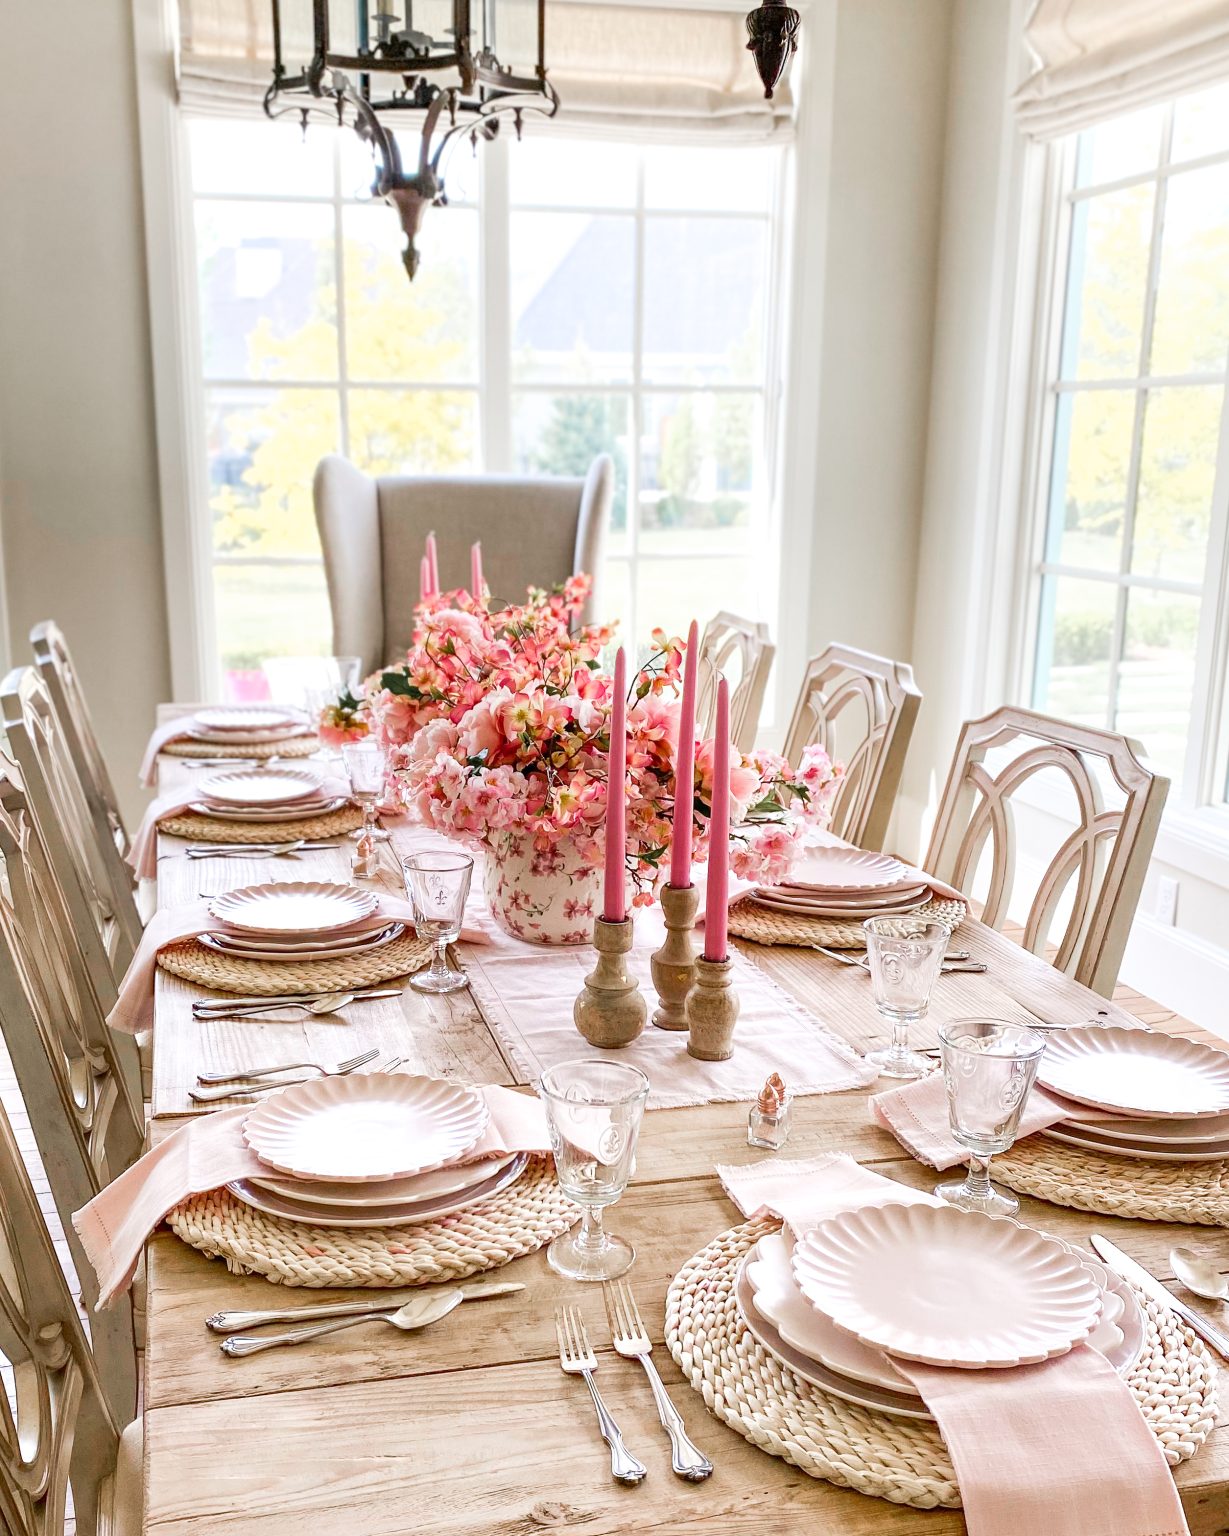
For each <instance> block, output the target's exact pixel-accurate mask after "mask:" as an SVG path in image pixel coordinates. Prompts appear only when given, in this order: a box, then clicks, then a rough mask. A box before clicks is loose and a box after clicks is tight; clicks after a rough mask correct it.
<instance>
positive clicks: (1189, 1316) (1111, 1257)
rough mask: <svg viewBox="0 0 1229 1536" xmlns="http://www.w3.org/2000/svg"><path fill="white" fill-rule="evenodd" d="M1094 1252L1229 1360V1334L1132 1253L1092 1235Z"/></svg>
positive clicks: (1090, 1239)
mask: <svg viewBox="0 0 1229 1536" xmlns="http://www.w3.org/2000/svg"><path fill="white" fill-rule="evenodd" d="M1088 1241H1089V1242H1090V1243H1091V1244H1092V1247H1093V1251H1094V1252H1095V1253H1096V1254H1097V1255H1098V1257H1099V1258H1101V1259H1104V1261H1105V1262H1106V1263H1107V1264H1108V1265H1109V1267H1110V1268H1111V1269H1112V1270H1113V1271H1114V1273H1115V1274H1117V1275H1121V1276H1122V1278H1123V1279H1124V1280H1129V1281H1130V1282H1131V1284H1132V1285H1137V1286H1138V1287H1139V1289H1140V1290H1141V1291H1143V1292H1145V1294H1146V1295H1148V1296H1151V1297H1152V1299H1153V1301H1159V1302H1160V1304H1161V1305H1162V1306H1163V1307H1168V1308H1169V1310H1170V1311H1171V1312H1175V1313H1177V1315H1178V1316H1179V1317H1180V1318H1181V1319H1182V1321H1183V1322H1184V1323H1186V1325H1187V1326H1188V1327H1189V1328H1191V1329H1193V1330H1194V1331H1195V1332H1196V1333H1197V1334H1198V1335H1199V1337H1200V1338H1201V1339H1202V1340H1203V1341H1204V1343H1205V1344H1210V1345H1211V1346H1212V1348H1213V1349H1214V1350H1215V1351H1216V1353H1217V1354H1218V1355H1219V1356H1220V1357H1221V1359H1222V1360H1229V1334H1227V1333H1223V1332H1222V1331H1221V1330H1220V1329H1219V1328H1217V1327H1216V1326H1215V1324H1213V1323H1209V1322H1208V1321H1207V1320H1206V1319H1205V1318H1202V1317H1200V1315H1199V1313H1198V1312H1192V1311H1191V1309H1190V1307H1188V1306H1187V1304H1186V1303H1185V1302H1184V1301H1179V1300H1178V1298H1177V1297H1176V1296H1175V1295H1174V1294H1173V1292H1172V1291H1171V1290H1170V1289H1169V1287H1168V1286H1167V1285H1164V1284H1163V1283H1162V1282H1161V1281H1160V1280H1158V1279H1157V1277H1156V1276H1155V1275H1153V1274H1150V1273H1149V1272H1148V1271H1147V1270H1146V1269H1145V1268H1144V1266H1143V1265H1142V1264H1137V1263H1136V1261H1135V1260H1134V1259H1133V1258H1132V1257H1131V1256H1130V1254H1127V1253H1123V1251H1122V1249H1121V1248H1115V1247H1114V1245H1113V1243H1111V1242H1110V1240H1109V1239H1108V1238H1106V1237H1101V1236H1100V1235H1099V1234H1098V1233H1095V1232H1094V1233H1093V1235H1092V1237H1090V1238H1089V1240H1088Z"/></svg>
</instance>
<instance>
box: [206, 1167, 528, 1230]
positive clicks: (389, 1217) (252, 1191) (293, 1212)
mask: <svg viewBox="0 0 1229 1536" xmlns="http://www.w3.org/2000/svg"><path fill="white" fill-rule="evenodd" d="M528 1161H529V1159H528V1157H527V1156H526V1155H525V1153H524V1152H518V1153H517V1154H516V1156H515V1157H512V1158H510V1159H509V1160H508V1161H507V1162H506V1163H505V1164H504V1165H503V1166H502V1167H501V1168H500V1169H499V1170H498V1171H497V1172H495V1173H493V1174H490V1175H489V1176H488V1177H487V1178H485V1179H483V1180H482V1182H481V1183H479V1184H472V1185H470V1186H468V1187H467V1188H466V1189H462V1190H457V1191H456V1192H455V1193H453V1194H446V1195H435V1196H433V1197H432V1198H431V1199H429V1200H418V1201H412V1202H404V1203H403V1202H398V1201H390V1202H389V1203H387V1204H384V1205H380V1204H373V1205H369V1206H366V1207H364V1208H363V1209H362V1210H359V1209H356V1208H353V1207H349V1206H344V1205H327V1204H320V1205H318V1206H308V1205H304V1204H302V1202H300V1201H294V1200H287V1199H286V1198H285V1197H284V1196H282V1195H280V1194H274V1193H273V1192H272V1191H271V1190H268V1189H265V1188H262V1187H259V1186H258V1185H257V1183H256V1181H255V1180H253V1179H236V1180H235V1181H234V1183H233V1184H228V1185H227V1186H226V1187H227V1189H229V1190H230V1192H231V1193H232V1194H233V1195H235V1196H237V1197H238V1198H239V1199H240V1200H242V1201H243V1202H244V1204H245V1205H250V1206H251V1207H252V1208H253V1209H254V1210H258V1211H263V1212H264V1214H265V1215H267V1216H280V1217H281V1218H282V1220H283V1221H296V1222H299V1223H301V1224H304V1225H306V1226H312V1227H350V1228H357V1227H412V1226H414V1225H415V1224H416V1223H418V1222H422V1221H439V1220H441V1219H442V1218H443V1217H445V1216H451V1215H452V1214H453V1212H454V1211H460V1210H464V1209H466V1208H467V1207H469V1206H473V1205H479V1204H481V1202H482V1201H484V1200H489V1199H490V1198H491V1197H492V1196H493V1195H497V1194H499V1192H500V1191H501V1190H504V1189H507V1188H508V1187H509V1186H510V1185H512V1184H515V1182H516V1181H517V1179H519V1178H520V1176H521V1174H522V1173H523V1172H524V1171H525V1164H526V1163H527V1162H528Z"/></svg>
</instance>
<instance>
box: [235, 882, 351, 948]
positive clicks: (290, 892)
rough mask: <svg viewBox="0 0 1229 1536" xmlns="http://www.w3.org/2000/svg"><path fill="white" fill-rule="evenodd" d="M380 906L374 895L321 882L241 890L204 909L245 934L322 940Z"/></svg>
mask: <svg viewBox="0 0 1229 1536" xmlns="http://www.w3.org/2000/svg"><path fill="white" fill-rule="evenodd" d="M378 906H379V898H378V897H377V896H376V894H375V892H374V891H362V890H360V889H359V888H358V886H356V885H338V884H335V883H332V882H329V881H325V880H282V881H271V882H270V883H269V884H267V885H245V886H242V887H241V888H240V889H239V890H235V891H226V892H224V893H223V894H222V895H220V896H215V897H214V898H213V899H212V900H211V901H210V903H209V911H210V912H211V913H212V914H213V916H214V917H216V918H217V919H218V921H219V922H221V923H226V924H227V925H228V926H229V927H231V928H237V929H239V930H240V931H241V932H244V933H259V934H265V935H269V934H282V935H285V936H286V937H288V938H289V937H290V936H291V935H295V934H297V935H298V936H299V937H301V938H303V939H312V938H323V937H324V936H325V935H333V934H336V933H337V931H338V930H339V929H343V928H348V927H350V926H351V925H352V924H354V923H359V922H362V920H363V919H364V918H367V917H370V916H371V914H372V913H373V912H374V911H375V910H376V908H377V907H378Z"/></svg>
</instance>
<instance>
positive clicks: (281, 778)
mask: <svg viewBox="0 0 1229 1536" xmlns="http://www.w3.org/2000/svg"><path fill="white" fill-rule="evenodd" d="M199 790H200V798H201V799H202V800H207V801H212V802H213V803H214V804H215V805H241V806H256V807H263V806H279V805H293V804H294V803H295V802H296V801H299V800H318V799H320V775H319V774H317V773H312V772H311V770H310V769H307V768H235V769H232V770H230V771H229V772H226V773H211V774H210V775H209V777H208V778H207V779H205V780H204V781H203V782H202V783H201V785H200V786H199Z"/></svg>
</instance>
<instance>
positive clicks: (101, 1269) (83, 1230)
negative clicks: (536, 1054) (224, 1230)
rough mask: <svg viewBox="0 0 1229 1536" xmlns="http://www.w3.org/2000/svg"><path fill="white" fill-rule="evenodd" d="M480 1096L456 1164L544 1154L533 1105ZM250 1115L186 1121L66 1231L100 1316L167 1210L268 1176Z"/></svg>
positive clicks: (500, 1095) (235, 1112) (506, 1093)
mask: <svg viewBox="0 0 1229 1536" xmlns="http://www.w3.org/2000/svg"><path fill="white" fill-rule="evenodd" d="M481 1092H482V1094H483V1096H484V1098H485V1099H486V1101H487V1107H488V1109H489V1110H490V1120H489V1121H488V1124H487V1128H486V1131H485V1133H484V1134H483V1136H482V1139H481V1140H480V1141H478V1142H477V1143H475V1145H474V1146H472V1147H471V1148H470V1149H469V1150H468V1151H467V1152H466V1153H465V1155H464V1157H461V1158H458V1159H457V1161H458V1162H459V1163H472V1162H479V1161H481V1160H482V1159H483V1158H486V1157H501V1156H504V1155H506V1154H509V1153H512V1152H547V1151H549V1150H550V1136H549V1133H548V1131H547V1128H546V1113H545V1111H544V1110H543V1108H542V1104H541V1102H540V1100H538V1099H537V1098H535V1097H534V1096H533V1095H532V1094H524V1093H515V1092H514V1091H513V1090H512V1089H511V1088H501V1087H497V1086H495V1085H493V1084H492V1085H486V1086H484V1087H483V1088H482V1089H481ZM251 1108H252V1106H251V1105H250V1104H242V1105H239V1106H238V1107H237V1108H235V1109H223V1110H216V1111H214V1113H212V1114H208V1115H200V1116H197V1117H196V1118H195V1119H192V1120H189V1121H188V1123H187V1124H186V1125H185V1126H183V1128H182V1129H181V1130H178V1131H176V1132H175V1134H174V1135H173V1136H168V1137H167V1139H166V1140H165V1141H164V1142H163V1143H162V1144H161V1146H158V1147H155V1148H154V1149H153V1150H152V1151H151V1152H146V1153H145V1155H144V1156H143V1157H141V1158H138V1160H137V1161H136V1162H135V1163H133V1165H132V1167H131V1168H128V1169H126V1170H125V1171H124V1172H123V1173H121V1174H120V1176H119V1177H118V1178H117V1179H113V1180H112V1181H111V1183H110V1184H108V1185H107V1187H106V1188H105V1189H104V1190H102V1191H100V1192H99V1193H98V1194H97V1195H95V1196H94V1198H93V1199H92V1200H91V1201H90V1202H89V1204H88V1205H84V1206H82V1208H81V1209H80V1210H79V1211H77V1212H76V1213H75V1214H74V1216H73V1226H74V1227H75V1228H76V1229H77V1234H78V1236H79V1237H80V1238H81V1244H82V1247H83V1248H84V1249H85V1253H86V1257H87V1258H88V1259H89V1261H90V1263H91V1264H92V1265H93V1267H94V1271H95V1273H96V1274H97V1276H98V1291H99V1295H98V1306H99V1308H100V1309H101V1308H103V1307H106V1306H107V1305H108V1304H109V1303H110V1302H112V1301H113V1300H114V1299H115V1297H116V1296H118V1295H120V1294H121V1292H123V1291H125V1290H127V1288H128V1286H129V1285H130V1284H131V1283H132V1276H133V1274H134V1273H135V1271H136V1267H137V1263H138V1261H139V1259H140V1257H141V1250H142V1248H143V1247H144V1246H145V1239H146V1238H147V1237H148V1236H149V1235H150V1233H151V1232H153V1231H154V1229H155V1228H156V1227H157V1225H158V1223H159V1222H160V1221H161V1220H162V1219H163V1217H164V1216H165V1215H166V1214H167V1213H168V1211H172V1210H174V1209H175V1207H176V1206H177V1205H181V1204H182V1203H183V1202H184V1201H185V1200H187V1199H189V1198H190V1197H191V1196H193V1195H201V1194H204V1193H205V1192H206V1191H207V1190H211V1189H220V1188H222V1186H223V1185H225V1184H229V1183H230V1182H231V1181H232V1180H233V1179H249V1178H261V1177H267V1176H268V1174H269V1169H268V1168H267V1167H266V1165H265V1164H264V1163H262V1162H261V1161H260V1159H259V1158H258V1157H257V1156H256V1154H255V1153H254V1152H252V1151H251V1150H250V1149H249V1148H248V1145H247V1143H246V1142H245V1141H244V1139H243V1122H244V1119H245V1118H246V1116H247V1115H248V1113H249V1112H250V1110H251Z"/></svg>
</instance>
